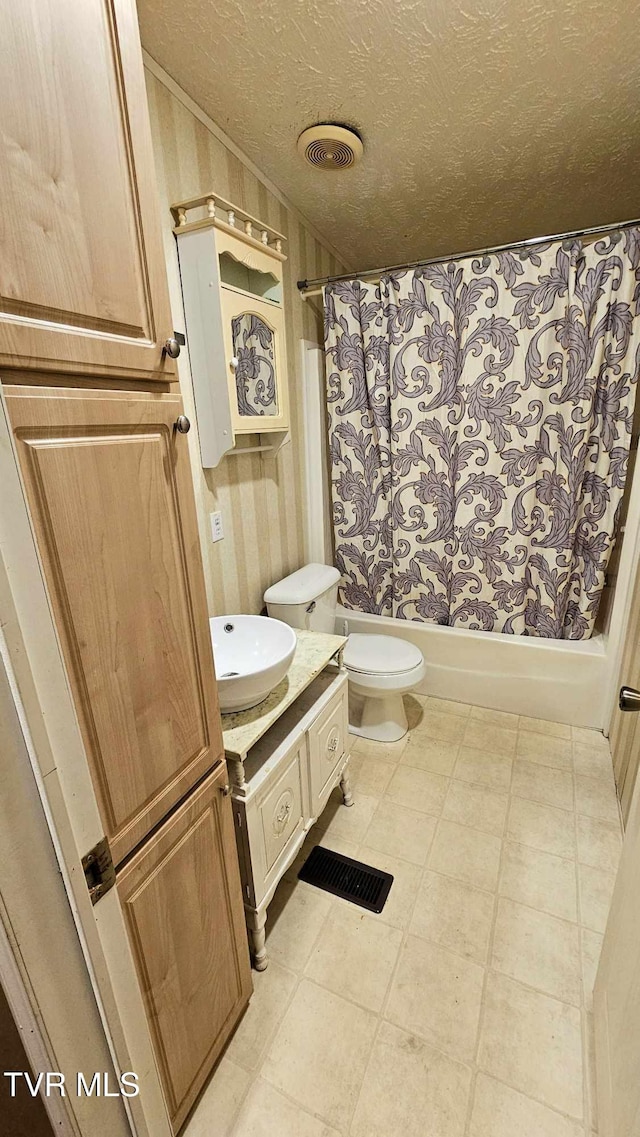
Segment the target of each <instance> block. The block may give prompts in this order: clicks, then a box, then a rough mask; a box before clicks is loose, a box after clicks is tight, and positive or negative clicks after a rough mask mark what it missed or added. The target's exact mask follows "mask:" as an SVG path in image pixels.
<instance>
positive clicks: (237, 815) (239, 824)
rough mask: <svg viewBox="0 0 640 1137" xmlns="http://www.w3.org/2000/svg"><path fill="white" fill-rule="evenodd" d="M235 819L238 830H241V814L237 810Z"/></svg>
mask: <svg viewBox="0 0 640 1137" xmlns="http://www.w3.org/2000/svg"><path fill="white" fill-rule="evenodd" d="M236 817H237V818H238V829H242V814H241V813H240V810H239V809H236Z"/></svg>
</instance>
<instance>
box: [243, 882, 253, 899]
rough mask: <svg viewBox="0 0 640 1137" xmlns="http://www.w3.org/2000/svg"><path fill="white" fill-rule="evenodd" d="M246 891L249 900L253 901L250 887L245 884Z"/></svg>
mask: <svg viewBox="0 0 640 1137" xmlns="http://www.w3.org/2000/svg"><path fill="white" fill-rule="evenodd" d="M244 890H245V892H246V894H247V900H251V892H250V891H249V885H248V884H245V886H244Z"/></svg>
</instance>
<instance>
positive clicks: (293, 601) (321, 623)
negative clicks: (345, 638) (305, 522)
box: [264, 564, 340, 633]
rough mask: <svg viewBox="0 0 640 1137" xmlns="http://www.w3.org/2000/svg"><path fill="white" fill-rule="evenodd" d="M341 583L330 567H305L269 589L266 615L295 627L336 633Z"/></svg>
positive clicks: (265, 600) (266, 599)
mask: <svg viewBox="0 0 640 1137" xmlns="http://www.w3.org/2000/svg"><path fill="white" fill-rule="evenodd" d="M339 580H340V573H339V572H338V570H337V569H336V568H331V566H330V565H315V564H313V565H305V566H304V568H301V569H298V571H297V572H292V573H291V575H290V576H285V577H284V579H283V580H279V581H278V582H277V584H272V585H271V587H270V588H268V589H267V591H266V592H265V594H264V602H265V604H266V605H267V612H268V613H269V615H270V616H273V617H274V619H276V620H283V621H284V623H285V624H290V625H291V627H292V628H306V630H307V631H310V632H329V633H333V631H334V626H335V615H336V602H337V599H338V581H339Z"/></svg>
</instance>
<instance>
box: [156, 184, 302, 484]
mask: <svg viewBox="0 0 640 1137" xmlns="http://www.w3.org/2000/svg"><path fill="white" fill-rule="evenodd" d="M203 208H206V216H205V217H204V218H197V219H196V220H188V219H187V213H188V212H191V211H193V212H195V211H196V210H199V211H202V209H203ZM172 211H173V214H174V217H175V219H176V221H177V222H178V224H177V226H176V227H175V229H174V233H175V234H176V239H177V243H178V257H179V260H180V278H181V282H182V293H183V298H184V307H185V316H186V321H187V335H188V338H189V360H190V364H191V374H192V377H193V390H194V396H195V403H196V411H197V415H198V436H199V439H200V453H201V457H202V465H203V466H204V467H212V466H217V465H218V463H219V462H220V460H221V458H222V457H223V455H224V454H226V453H228V452H231V453H233V452H234V446H235V440H236V438H237V437H238V436H239V435H246V434H258V435H260V440H259V443H260V445H259V448H260V449H261V450H272V451H273V450H276V449H278V448H279V446H281V445H282V444H283V442H284V441H285V440H286V438H287V432H288V430H289V391H288V381H287V359H286V344H285V340H286V336H285V313H284V292H283V272H282V268H283V262H284V261H285V260H286V257H285V255H284V253H283V252H282V242H283V240H284V237H283V236H282V234H281V233H277V232H276V230H274V229H271V228H270V227H268V226H267V225H266V224H264V222H261V221H258V220H257V218H255V217H252V216H251V215H250V214H248V213H246V212H245V211H244V210H241V209H239V208H238V207H237V206H235V205H233V204H232V203H231V202H229V201H225V200H223V199H222V198H219V197H214V196H213V195H212V194H209V195H207V196H205V197H201V198H194V199H193V200H191V201H183V202H178V203H177V204H176V205H174V206H172Z"/></svg>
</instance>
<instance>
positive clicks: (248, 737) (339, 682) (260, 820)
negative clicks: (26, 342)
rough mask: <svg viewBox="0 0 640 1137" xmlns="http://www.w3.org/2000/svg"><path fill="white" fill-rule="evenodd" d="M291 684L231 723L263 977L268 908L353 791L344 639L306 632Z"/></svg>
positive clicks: (243, 869)
mask: <svg viewBox="0 0 640 1137" xmlns="http://www.w3.org/2000/svg"><path fill="white" fill-rule="evenodd" d="M297 639H298V643H297V648H296V653H295V655H294V657H293V662H292V664H291V667H290V669H289V672H288V674H287V676H286V677H285V679H283V680H282V682H281V683H279V684H278V686H277V687H276V688H275V689H274V690H273V691H272V692H271V695H270V696H269V697H268V699H266V700H265V701H264V702H263V703H261V704H260V705H259V706H257V707H254V708H252V709H251V710H248V711H239V712H237V713H236V714H230V715H224V716H223V720H222V726H223V739H224V747H225V754H226V759H227V766H228V770H229V778H230V783H231V793H232V798H233V816H234V823H235V828H236V841H237V845H238V856H239V860H240V876H241V879H242V891H243V898H244V907H245V916H246V920H247V928H248V931H249V941H250V946H251V950H252V956H253V963H254V967H255V968H256V970H257V971H264V969H265V968H266V966H267V963H268V958H267V952H266V947H265V925H266V920H267V908H268V905H269V903H270V901H271V899H272V897H273V894H274V892H275V890H276V888H277V886H278V883H279V881H280V880H281V879H282V877H283V875H284V873H285V872H286V871H287V869H288V868H289V866H290V865H291V863H292V861H293V860H294V858H295V856H296V854H297V853H298V851H299V849H300V846H301V845H302V843H303V841H304V839H305V837H306V835H307V833H308V831H309V829H310V828H311V826H312V825H313V823H314V822H315V821H316V820H317V819H318V817H319V816H320V814H321V813H322V811H323V809H324V807H325V806H326V804H327V801H328V800H329V795H330V794H331V791H332V790H333V788H334V786H336V785H338V784H340V787H341V789H342V795H343V801H344V804H345V806H350V805H352V804H353V798H352V795H351V790H350V786H349V778H348V763H349V721H348V702H347V673H346V671H345V669H344V666H343V662H342V653H343V649H344V645H345V643H346V640H345V638H344V637H343V636H333V635H325V634H324V633H320V632H309V631H302V630H300V631H298V632H297Z"/></svg>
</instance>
